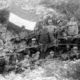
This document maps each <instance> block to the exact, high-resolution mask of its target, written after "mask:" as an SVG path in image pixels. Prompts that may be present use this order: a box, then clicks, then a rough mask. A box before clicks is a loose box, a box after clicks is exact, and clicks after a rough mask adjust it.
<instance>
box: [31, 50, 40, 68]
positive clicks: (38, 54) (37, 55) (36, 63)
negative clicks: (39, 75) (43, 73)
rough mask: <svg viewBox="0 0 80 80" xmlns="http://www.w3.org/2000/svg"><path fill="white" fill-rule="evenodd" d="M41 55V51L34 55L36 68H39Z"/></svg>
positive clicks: (33, 60)
mask: <svg viewBox="0 0 80 80" xmlns="http://www.w3.org/2000/svg"><path fill="white" fill-rule="evenodd" d="M39 57H40V52H39V51H37V52H36V53H35V54H33V55H32V65H34V67H35V68H37V67H38V65H39Z"/></svg>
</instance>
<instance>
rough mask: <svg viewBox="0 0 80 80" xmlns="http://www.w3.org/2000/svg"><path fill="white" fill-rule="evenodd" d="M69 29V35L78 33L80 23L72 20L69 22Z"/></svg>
mask: <svg viewBox="0 0 80 80" xmlns="http://www.w3.org/2000/svg"><path fill="white" fill-rule="evenodd" d="M67 31H68V35H69V36H75V35H78V32H79V30H78V25H77V22H76V21H70V22H68V23H67Z"/></svg>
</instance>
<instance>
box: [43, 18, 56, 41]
mask: <svg viewBox="0 0 80 80" xmlns="http://www.w3.org/2000/svg"><path fill="white" fill-rule="evenodd" d="M44 28H46V29H47V31H48V32H49V36H50V39H51V42H54V33H55V32H56V30H57V27H56V26H55V25H53V21H52V19H48V26H44Z"/></svg>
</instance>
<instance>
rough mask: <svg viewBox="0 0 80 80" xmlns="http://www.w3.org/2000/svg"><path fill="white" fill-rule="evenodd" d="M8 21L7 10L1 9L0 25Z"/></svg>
mask: <svg viewBox="0 0 80 80" xmlns="http://www.w3.org/2000/svg"><path fill="white" fill-rule="evenodd" d="M8 19H9V10H7V9H3V10H0V23H1V24H5V23H6V22H7V21H8Z"/></svg>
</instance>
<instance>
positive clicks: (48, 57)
mask: <svg viewBox="0 0 80 80" xmlns="http://www.w3.org/2000/svg"><path fill="white" fill-rule="evenodd" d="M53 58H54V51H50V54H49V55H48V56H47V57H46V60H51V59H53Z"/></svg>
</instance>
